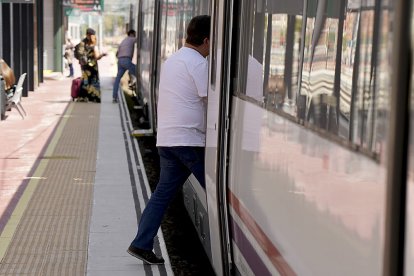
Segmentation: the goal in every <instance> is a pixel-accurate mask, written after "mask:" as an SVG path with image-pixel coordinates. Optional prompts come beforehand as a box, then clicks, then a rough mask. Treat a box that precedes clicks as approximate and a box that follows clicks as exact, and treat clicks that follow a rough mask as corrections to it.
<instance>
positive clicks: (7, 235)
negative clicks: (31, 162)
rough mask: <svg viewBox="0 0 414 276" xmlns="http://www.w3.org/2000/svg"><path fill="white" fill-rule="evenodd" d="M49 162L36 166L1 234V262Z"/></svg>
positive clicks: (57, 135)
mask: <svg viewBox="0 0 414 276" xmlns="http://www.w3.org/2000/svg"><path fill="white" fill-rule="evenodd" d="M73 106H74V105H73V104H70V105H69V107H68V109H67V110H66V112H65V114H63V115H62V120H61V121H60V122H59V125H58V127H57V129H56V132H55V133H54V135H53V137H52V139H51V141H50V143H49V145H48V146H47V149H46V152H45V154H44V155H45V156H51V155H52V153H53V152H54V150H55V148H56V145H57V143H58V141H59V139H60V136H61V135H62V131H63V129H64V128H65V125H66V123H67V121H68V119H69V118H70V116H69V115H70V114H71V113H72V110H73ZM48 162H49V159H42V160H41V161H40V163H39V165H38V166H37V168H36V171H35V172H34V173H33V175H32V176H31V178H30V181H29V183H28V184H27V187H26V189H25V190H24V192H23V195H22V196H21V198H20V199H19V202H18V203H17V205H16V208H15V209H14V211H13V213H12V215H11V216H10V219H9V220H8V222H7V223H6V226H5V227H4V230H3V232H2V233H1V235H0V262H1V260H3V257H4V256H5V254H6V251H7V248H8V247H9V245H10V243H11V241H12V238H13V235H14V233H15V232H16V229H17V226H18V225H19V222H20V220H21V218H22V216H23V214H24V211H25V210H26V208H27V205H28V204H29V202H30V199H31V198H32V195H33V193H34V191H35V190H36V187H37V184H38V183H39V181H40V180H42V176H43V172H44V171H45V169H46V166H47V164H48Z"/></svg>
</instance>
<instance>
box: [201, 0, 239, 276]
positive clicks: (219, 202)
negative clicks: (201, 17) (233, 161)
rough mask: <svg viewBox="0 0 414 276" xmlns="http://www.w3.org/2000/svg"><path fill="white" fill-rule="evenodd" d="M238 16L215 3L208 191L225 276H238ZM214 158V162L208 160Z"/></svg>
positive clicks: (217, 264)
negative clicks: (233, 201) (233, 175)
mask: <svg viewBox="0 0 414 276" xmlns="http://www.w3.org/2000/svg"><path fill="white" fill-rule="evenodd" d="M236 16H237V14H236V13H235V12H234V1H224V2H222V1H218V0H213V1H212V25H211V26H212V32H211V37H212V43H210V45H211V48H210V57H209V62H210V66H209V68H210V73H209V74H210V76H209V103H208V106H207V110H208V111H207V113H208V114H207V118H208V119H207V120H208V122H207V125H210V127H208V128H207V139H211V140H213V141H210V142H212V144H213V146H212V147H211V148H212V149H213V150H211V149H210V150H209V149H208V148H209V147H210V146H211V145H209V144H210V142H209V141H206V158H207V160H206V180H207V178H208V177H207V174H208V173H207V171H208V170H209V168H208V167H207V166H208V164H214V165H213V167H212V168H210V171H211V175H212V177H211V178H212V179H210V180H211V182H212V185H210V187H206V189H207V204H208V216H209V222H210V224H209V228H210V239H211V244H212V247H211V251H212V260H211V261H212V264H213V267H214V269H215V271H216V273H218V274H222V275H233V274H234V269H233V254H232V245H231V237H230V231H229V227H230V226H229V218H228V217H229V210H228V198H227V195H228V191H227V184H228V170H227V168H228V164H229V143H230V140H229V137H230V136H229V132H230V121H231V118H230V114H231V95H230V93H226V92H227V91H230V89H229V87H230V85H231V80H232V78H231V72H232V70H233V68H232V66H234V63H233V62H232V55H233V52H232V50H231V49H232V42H233V38H234V35H235V31H234V23H235V22H237V20H235V17H236ZM219 36H220V37H219ZM213 94H216V95H213ZM213 97H214V98H215V99H214V100H213V99H212V98H213ZM212 105H214V106H212ZM209 113H210V114H209ZM211 113H213V114H211ZM211 118H214V119H211ZM213 125H214V128H213ZM209 132H210V133H209ZM214 139H215V140H214ZM214 143H216V144H215V146H216V147H214ZM209 151H210V154H209ZM213 152H214V153H213ZM210 155H211V158H212V159H214V160H208V159H209V156H210ZM213 161H215V162H213ZM212 171H214V172H212ZM217 233H219V234H218V235H217ZM214 245H215V246H214Z"/></svg>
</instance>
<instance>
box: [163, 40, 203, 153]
mask: <svg viewBox="0 0 414 276" xmlns="http://www.w3.org/2000/svg"><path fill="white" fill-rule="evenodd" d="M207 85H208V62H207V59H206V58H204V57H203V56H202V55H201V54H200V53H199V52H197V51H196V50H194V49H192V48H188V47H182V48H181V49H180V50H178V51H177V52H176V53H175V54H173V55H172V56H171V57H170V58H168V59H167V60H166V61H165V62H164V64H163V65H162V67H161V74H160V85H159V95H158V129H157V131H158V132H157V146H161V147H174V146H202V147H204V146H205V131H206V118H205V116H206V101H205V97H207ZM203 98H204V99H203Z"/></svg>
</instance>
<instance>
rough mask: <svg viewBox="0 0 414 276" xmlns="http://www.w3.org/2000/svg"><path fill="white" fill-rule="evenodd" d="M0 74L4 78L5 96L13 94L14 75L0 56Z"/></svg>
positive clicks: (8, 96) (9, 96)
mask: <svg viewBox="0 0 414 276" xmlns="http://www.w3.org/2000/svg"><path fill="white" fill-rule="evenodd" d="M0 75H1V76H2V78H3V79H4V90H5V92H6V95H7V98H11V96H13V92H14V91H13V90H14V85H15V84H16V77H15V75H14V72H13V70H12V69H11V68H10V67H9V65H8V64H7V63H6V62H5V61H4V60H3V59H1V58H0Z"/></svg>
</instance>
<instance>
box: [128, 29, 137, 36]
mask: <svg viewBox="0 0 414 276" xmlns="http://www.w3.org/2000/svg"><path fill="white" fill-rule="evenodd" d="M136 35H137V32H135V30H129V31H128V36H131V37H135V36H136Z"/></svg>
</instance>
